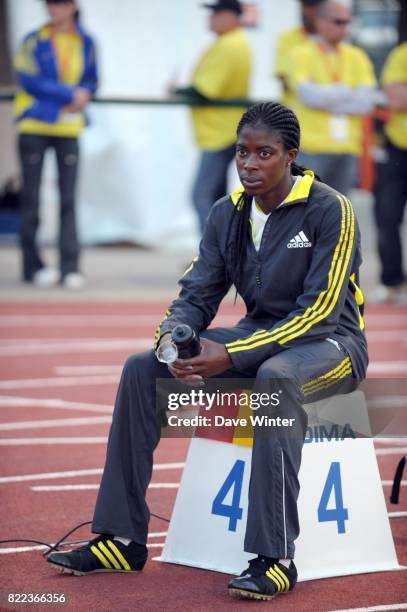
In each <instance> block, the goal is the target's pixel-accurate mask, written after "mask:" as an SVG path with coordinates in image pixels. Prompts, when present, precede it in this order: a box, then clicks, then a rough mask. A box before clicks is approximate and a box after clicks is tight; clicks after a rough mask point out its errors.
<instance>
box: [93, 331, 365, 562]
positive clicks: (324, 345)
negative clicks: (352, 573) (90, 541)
mask: <svg viewBox="0 0 407 612" xmlns="http://www.w3.org/2000/svg"><path fill="white" fill-rule="evenodd" d="M244 332H246V333H247V330H242V328H236V327H235V328H231V329H212V330H208V331H206V332H204V333H202V337H206V338H209V339H211V340H214V341H216V342H220V343H225V342H231V341H232V340H234V339H238V338H241V337H242V335H243V334H244ZM347 364H350V361H349V357H348V356H347V354H346V352H345V351H344V349H343V348H342V347H340V346H339V345H336V344H333V343H331V342H329V341H326V340H321V341H316V342H312V343H308V344H304V345H301V346H299V347H296V348H290V349H286V350H284V351H282V352H280V353H279V354H277V355H275V356H274V357H271V358H270V359H268V360H266V361H265V362H264V363H263V364H262V365H261V366H260V368H259V369H258V370H257V375H256V373H254V374H253V373H251V372H233V371H232V370H229V371H228V372H227V373H225V374H224V375H222V376H219V378H222V377H223V376H227V377H228V378H229V377H231V376H232V377H233V376H234V377H235V378H242V377H250V376H253V378H254V377H256V381H255V386H257V387H258V389H259V390H261V391H267V392H268V393H274V392H279V391H283V396H284V398H285V399H284V405H282V409H283V411H284V416H286V417H287V418H295V419H296V423H297V429H296V435H287V436H280V435H278V436H264V435H256V431H255V433H254V443H253V454H252V470H251V477H250V487H249V504H248V516H247V528H246V537H245V546H244V548H245V551H247V552H251V553H254V554H263V555H267V556H270V557H276V558H292V557H293V556H294V541H295V539H296V538H297V537H298V534H299V522H298V513H297V498H298V493H299V483H298V472H299V469H300V465H301V452H302V446H303V442H304V437H305V431H306V427H307V416H306V413H305V411H304V409H303V407H302V404H303V403H304V401H305V402H307V401H315V399H320V398H321V397H323V396H324V395H325V396H329V395H334V394H336V393H348V392H350V391H352V390H354V389H355V388H356V386H357V384H356V380H355V378H353V376H352V372H351V368H350V367H349V366H348V365H347ZM331 371H333V374H332V377H331V384H328V385H327V386H326V385H325V384H324V389H323V390H322V392H320V393H319V395H318V397H313V396H312V395H311V396H308V397H306V398H304V395H303V390H302V386H303V385H306V384H307V383H310V381H311V387H312V386H313V382H312V381H314V380H316V379H318V378H319V377H320V376H323V375H326V374H327V373H328V372H331ZM169 376H170V374H169V372H168V370H167V367H166V366H165V365H164V364H161V363H159V362H158V361H157V359H156V358H155V355H154V352H153V351H147V352H145V353H141V354H139V355H135V356H133V357H130V358H129V359H128V360H127V362H126V364H125V366H124V369H123V373H122V377H121V381H120V385H119V389H118V392H117V398H116V404H115V409H114V414H113V421H112V427H111V430H110V434H109V442H108V448H107V456H106V465H105V469H104V472H103V476H102V481H101V485H100V490H99V494H98V498H97V502H96V507H95V513H94V518H93V524H92V530H93V531H94V532H95V533H109V534H112V535H117V536H122V537H127V538H131V539H132V540H134V541H136V542H139V543H140V544H145V543H146V541H147V532H148V522H149V510H148V507H147V504H146V501H145V495H146V490H147V487H148V485H149V482H150V479H151V475H152V468H153V451H154V449H155V447H156V446H157V444H158V442H159V439H160V426H159V424H158V420H157V417H156V405H155V404H156V401H155V379H156V378H166V377H169ZM328 378H329V376H328ZM278 379H280V380H278ZM324 380H325V379H324ZM317 386H318V383H317Z"/></svg>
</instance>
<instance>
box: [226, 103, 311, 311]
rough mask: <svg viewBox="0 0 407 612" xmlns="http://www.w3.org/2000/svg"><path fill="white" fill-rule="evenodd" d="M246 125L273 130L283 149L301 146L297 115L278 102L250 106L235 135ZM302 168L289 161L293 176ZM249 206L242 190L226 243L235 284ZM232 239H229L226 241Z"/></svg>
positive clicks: (247, 227)
mask: <svg viewBox="0 0 407 612" xmlns="http://www.w3.org/2000/svg"><path fill="white" fill-rule="evenodd" d="M246 126H250V127H252V128H258V127H262V128H265V129H267V130H269V131H271V132H276V133H277V134H278V136H279V137H280V138H281V142H282V144H283V147H284V149H285V150H286V151H289V150H290V149H299V147H300V124H299V122H298V119H297V116H296V115H295V113H294V112H293V111H292V110H291V109H289V108H287V107H286V106H283V105H282V104H278V103H277V102H262V103H260V104H254V105H253V106H251V107H250V108H249V109H248V110H247V111H246V112H245V113H244V114H243V115H242V118H241V119H240V121H239V124H238V126H237V135H239V134H240V132H241V131H242V129H243V128H245V127H246ZM304 170H305V168H303V167H302V166H299V165H298V164H296V163H294V162H293V163H292V164H291V172H292V174H293V175H301V176H302V175H303V174H304ZM251 205H252V196H250V195H249V194H247V193H246V192H245V191H243V192H242V195H241V196H240V198H239V200H238V202H237V204H236V206H235V208H234V211H233V216H232V219H231V222H230V225H229V230H228V242H227V244H228V251H229V253H230V258H231V266H230V268H231V269H232V270H234V272H233V273H232V274H231V275H230V277H229V278H228V281H231V282H233V283H234V284H235V285H236V283H237V282H238V281H239V280H240V278H241V275H242V273H243V262H244V257H245V254H246V248H247V240H248V237H249V230H250V222H249V220H250V212H251ZM231 238H232V240H231V242H229V241H230V239H231ZM236 295H237V293H236ZM235 301H236V298H235Z"/></svg>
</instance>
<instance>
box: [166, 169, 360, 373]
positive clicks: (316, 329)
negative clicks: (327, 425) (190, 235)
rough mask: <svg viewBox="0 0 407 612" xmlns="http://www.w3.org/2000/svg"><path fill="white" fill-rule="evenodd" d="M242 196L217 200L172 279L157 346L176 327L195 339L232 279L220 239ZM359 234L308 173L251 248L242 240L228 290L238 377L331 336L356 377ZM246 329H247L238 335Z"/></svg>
mask: <svg viewBox="0 0 407 612" xmlns="http://www.w3.org/2000/svg"><path fill="white" fill-rule="evenodd" d="M241 193H242V189H238V190H237V191H236V192H234V193H232V194H231V195H230V196H227V197H224V198H222V199H221V200H219V201H218V202H217V203H216V204H215V205H214V206H213V208H212V210H211V212H210V215H209V217H208V220H207V223H206V228H205V231H204V235H203V238H202V241H201V244H200V249H199V255H198V257H197V258H196V259H195V260H194V261H193V262H192V264H191V266H190V267H189V268H188V270H187V271H186V272H185V274H184V276H183V277H182V278H181V280H180V285H181V291H180V294H179V296H178V298H177V299H176V300H174V302H173V303H172V304H171V306H170V307H169V309H168V310H167V313H166V318H165V319H164V321H162V323H161V324H160V326H159V328H158V330H157V333H156V341H157V340H158V339H159V338H160V337H161V336H162V335H163V334H164V333H165V332H168V331H169V330H171V329H172V328H173V327H174V325H176V323H178V322H182V323H188V324H189V325H191V326H192V327H193V328H194V329H195V331H196V332H197V333H198V334H199V332H201V331H202V330H204V329H206V328H207V327H208V326H209V324H210V323H211V321H212V319H213V318H214V317H215V315H216V312H217V310H218V306H219V304H220V302H221V300H222V299H223V297H224V296H225V294H226V293H227V291H228V290H229V288H230V284H231V283H230V282H228V281H227V279H228V278H230V277H233V270H232V267H233V262H232V261H231V258H230V256H229V255H228V253H230V251H229V249H230V243H231V241H232V239H233V232H228V228H229V225H230V223H231V220H232V216H233V210H234V207H235V206H236V205H237V202H238V199H239V196H240V195H241ZM361 262H362V258H361V252H360V232H359V228H358V224H357V221H356V219H355V215H354V211H353V208H352V205H351V203H350V202H349V200H348V199H347V198H346V197H345V196H343V195H341V194H339V193H338V192H336V191H335V190H334V189H331V188H330V187H328V186H327V185H325V184H324V183H321V182H319V181H316V180H315V179H314V176H313V173H312V172H311V171H307V172H306V173H305V174H304V176H303V177H302V178H301V180H300V181H299V182H298V183H297V185H296V186H295V188H294V189H293V190H292V191H291V193H290V194H289V196H288V197H287V198H286V200H285V202H284V204H283V206H281V207H279V208H278V209H276V210H274V211H273V212H272V213H271V214H270V216H269V218H268V220H267V223H266V226H265V228H264V232H263V237H262V241H261V245H260V248H259V251H258V252H257V251H256V249H255V247H254V244H253V243H252V241H251V240H250V241H248V247H247V253H246V258H245V262H244V268H243V274H242V275H241V278H242V280H241V282H240V283H239V282H238V283H237V286H236V289H237V291H238V293H239V294H240V295H241V297H242V298H243V300H244V302H245V305H246V308H247V313H246V316H245V317H244V318H243V319H242V320H241V321H239V323H238V324H237V325H238V326H239V327H242V338H241V339H239V340H236V341H234V342H230V343H228V344H226V348H227V350H228V352H229V354H230V357H231V360H232V362H233V365H234V367H235V368H236V369H237V370H238V371H241V372H245V371H250V370H253V369H254V368H256V367H258V366H260V365H261V363H262V362H263V361H265V360H266V359H268V358H269V357H272V356H273V355H274V354H276V353H278V352H280V351H283V350H286V349H289V348H290V347H295V346H298V345H299V344H303V343H307V342H312V341H314V340H321V339H325V338H331V339H333V340H336V341H337V342H339V343H340V344H342V346H343V347H344V348H345V349H346V350H347V351H348V353H349V356H350V358H351V361H352V367H353V373H354V376H355V377H356V378H357V379H359V380H360V379H362V378H364V376H365V372H366V368H367V363H368V357H367V345H366V339H365V335H364V331H363V329H364V323H363V318H362V316H363V294H362V292H361V291H360V289H359V287H358V269H359V266H360V264H361ZM246 330H247V331H246Z"/></svg>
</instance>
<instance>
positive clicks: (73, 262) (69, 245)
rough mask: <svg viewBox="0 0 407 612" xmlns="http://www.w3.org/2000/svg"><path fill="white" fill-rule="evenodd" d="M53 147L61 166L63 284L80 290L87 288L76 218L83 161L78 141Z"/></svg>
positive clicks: (58, 141)
mask: <svg viewBox="0 0 407 612" xmlns="http://www.w3.org/2000/svg"><path fill="white" fill-rule="evenodd" d="M52 145H53V147H54V149H55V153H56V159H57V165H58V185H59V195H60V225H59V253H60V269H61V280H62V283H63V284H65V285H66V286H67V287H68V288H72V289H80V288H81V287H82V286H83V285H84V278H83V276H82V275H80V274H79V271H78V265H79V242H78V237H77V229H76V218H75V192H76V185H77V176H78V161H79V145H78V139H77V138H58V137H54V138H53V139H52Z"/></svg>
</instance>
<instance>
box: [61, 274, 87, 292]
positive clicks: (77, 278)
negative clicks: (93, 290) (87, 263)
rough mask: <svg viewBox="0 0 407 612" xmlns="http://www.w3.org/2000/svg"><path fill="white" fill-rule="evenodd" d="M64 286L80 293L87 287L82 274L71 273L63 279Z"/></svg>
mask: <svg viewBox="0 0 407 612" xmlns="http://www.w3.org/2000/svg"><path fill="white" fill-rule="evenodd" d="M62 285H63V286H64V287H65V289H70V290H71V291H80V290H81V289H84V288H85V287H86V278H85V277H84V276H83V275H82V274H81V273H80V272H69V274H67V275H66V276H64V278H63V279H62Z"/></svg>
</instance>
